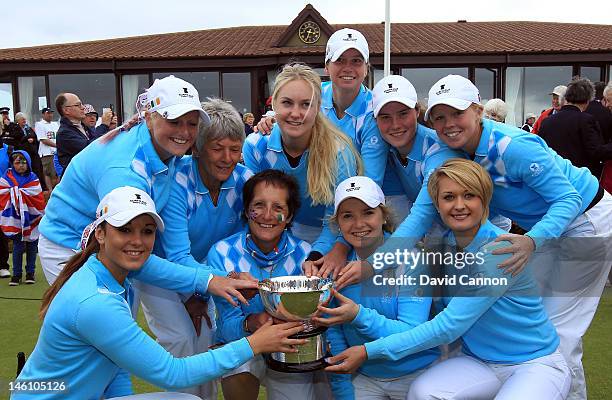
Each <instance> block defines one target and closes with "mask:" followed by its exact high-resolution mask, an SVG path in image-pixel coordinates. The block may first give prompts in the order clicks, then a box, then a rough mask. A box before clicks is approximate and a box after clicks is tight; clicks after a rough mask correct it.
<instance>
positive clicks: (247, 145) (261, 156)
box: [242, 124, 357, 254]
mask: <svg viewBox="0 0 612 400" xmlns="http://www.w3.org/2000/svg"><path fill="white" fill-rule="evenodd" d="M309 154H310V150H306V151H305V152H304V154H302V157H301V158H300V163H299V164H298V166H297V167H296V168H293V167H291V165H290V164H289V161H288V160H287V156H286V155H285V153H284V151H283V145H282V143H281V131H280V128H279V127H278V124H276V125H274V128H273V129H272V132H271V133H270V135H266V136H262V135H261V134H259V133H254V134H251V135H249V136H248V137H247V139H246V141H245V142H244V147H243V149H242V155H243V157H244V163H245V165H246V166H247V167H248V168H249V169H250V170H251V171H253V172H254V173H258V172H261V171H264V170H266V169H270V168H272V169H278V170H281V171H283V172H285V173H286V174H289V175H291V176H293V177H294V178H295V179H296V180H297V182H298V185H299V188H300V200H301V206H300V209H299V210H298V212H297V213H296V215H295V217H294V219H293V220H294V222H297V223H299V224H303V225H307V226H311V227H322V232H321V234H320V236H319V237H318V239H317V240H315V242H314V243H312V250H313V251H318V252H319V253H321V254H327V253H328V252H329V251H330V250H331V248H332V247H333V245H334V243H336V239H337V235H335V234H333V233H332V232H331V231H330V229H329V227H328V224H327V220H328V219H329V217H331V216H332V214H333V213H334V205H333V202H332V203H330V204H328V205H326V206H325V205H322V204H319V205H316V206H313V205H312V198H311V197H310V195H309V194H308V183H307V179H306V178H307V173H308V162H309V159H308V156H309ZM337 160H338V169H337V174H336V182H335V185H334V187H336V186H338V185H339V184H340V182H342V181H343V180H345V179H346V178H348V177H350V176H354V175H356V174H357V163H356V160H355V157H354V156H353V152H352V151H351V150H350V149H349V148H348V147H344V148H342V149H340V150H339V151H338V157H337Z"/></svg>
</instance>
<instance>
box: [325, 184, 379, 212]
mask: <svg viewBox="0 0 612 400" xmlns="http://www.w3.org/2000/svg"><path fill="white" fill-rule="evenodd" d="M349 198H355V199H359V200H361V201H363V202H364V203H366V204H367V205H368V207H371V208H376V207H378V206H379V205H381V204H382V205H384V204H385V195H384V193H383V191H382V189H381V188H380V186H378V184H377V183H376V182H374V181H373V180H372V179H370V178H368V177H367V176H351V177H350V178H347V179H345V180H343V181H342V182H340V184H339V185H338V187H337V188H336V194H335V196H334V214H335V213H337V212H338V207H339V206H340V203H342V202H343V201H344V200H346V199H349Z"/></svg>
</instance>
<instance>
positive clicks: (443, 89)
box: [436, 85, 450, 96]
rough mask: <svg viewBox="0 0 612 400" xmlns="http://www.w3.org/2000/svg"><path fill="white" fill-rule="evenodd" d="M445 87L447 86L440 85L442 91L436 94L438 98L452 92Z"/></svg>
mask: <svg viewBox="0 0 612 400" xmlns="http://www.w3.org/2000/svg"><path fill="white" fill-rule="evenodd" d="M445 86H446V85H440V90H438V91H437V92H436V95H437V96H439V95H441V94H442V93H448V92H450V89H445V88H444V87H445Z"/></svg>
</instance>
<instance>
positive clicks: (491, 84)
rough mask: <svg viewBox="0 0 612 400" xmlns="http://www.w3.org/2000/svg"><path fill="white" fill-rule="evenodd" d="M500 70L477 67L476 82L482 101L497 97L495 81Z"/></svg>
mask: <svg viewBox="0 0 612 400" xmlns="http://www.w3.org/2000/svg"><path fill="white" fill-rule="evenodd" d="M498 73H499V70H498V69H497V68H475V76H474V80H475V81H476V82H474V84H475V85H476V87H477V88H478V91H479V92H480V99H481V103H482V104H485V103H486V102H487V101H488V100H491V99H492V98H494V97H495V82H496V80H497V75H498Z"/></svg>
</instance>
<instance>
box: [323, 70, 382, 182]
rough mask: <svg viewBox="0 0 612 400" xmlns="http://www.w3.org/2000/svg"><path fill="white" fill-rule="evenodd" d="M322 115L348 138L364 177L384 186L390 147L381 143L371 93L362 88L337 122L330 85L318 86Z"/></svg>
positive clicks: (326, 83) (330, 83) (325, 83)
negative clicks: (357, 157) (360, 163)
mask: <svg viewBox="0 0 612 400" xmlns="http://www.w3.org/2000/svg"><path fill="white" fill-rule="evenodd" d="M321 91H322V92H321V111H322V112H323V114H325V116H326V117H327V118H328V119H329V120H330V121H331V122H332V123H333V124H334V125H336V126H337V127H338V128H339V129H340V130H341V131H342V132H344V133H345V134H346V135H347V136H348V137H350V138H351V140H352V141H353V144H354V145H355V148H356V149H357V152H358V153H359V154H360V155H361V158H362V160H363V167H364V175H365V176H367V177H369V178H372V180H374V181H375V182H376V183H378V185H379V186H382V185H383V176H384V178H385V179H384V180H385V182H386V180H387V178H386V176H385V164H386V161H387V160H386V156H387V151H388V150H389V145H387V143H386V142H385V141H384V140H383V139H382V137H381V135H380V131H379V130H378V126H377V125H376V120H375V119H374V113H373V109H372V92H371V91H370V90H369V89H368V88H366V87H365V86H363V85H361V87H360V89H359V93H358V94H357V97H356V98H355V100H353V103H352V104H351V105H350V106H349V107H348V108H347V109H346V110H345V114H344V117H342V119H338V116H337V115H336V110H335V108H334V99H333V85H332V82H331V81H329V82H323V83H322V84H321Z"/></svg>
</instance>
